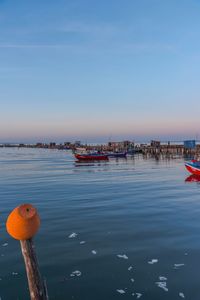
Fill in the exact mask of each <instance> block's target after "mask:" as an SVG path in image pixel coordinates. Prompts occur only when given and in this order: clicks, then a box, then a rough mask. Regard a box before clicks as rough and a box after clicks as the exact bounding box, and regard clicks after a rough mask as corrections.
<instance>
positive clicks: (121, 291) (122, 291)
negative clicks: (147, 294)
mask: <svg viewBox="0 0 200 300" xmlns="http://www.w3.org/2000/svg"><path fill="white" fill-rule="evenodd" d="M117 292H118V293H120V294H125V293H126V292H125V290H122V289H120V290H117Z"/></svg>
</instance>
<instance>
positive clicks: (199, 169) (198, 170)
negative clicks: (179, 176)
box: [185, 163, 200, 176]
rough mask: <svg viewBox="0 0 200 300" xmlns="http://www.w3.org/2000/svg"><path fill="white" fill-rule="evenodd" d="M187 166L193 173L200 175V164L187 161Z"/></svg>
mask: <svg viewBox="0 0 200 300" xmlns="http://www.w3.org/2000/svg"><path fill="white" fill-rule="evenodd" d="M185 167H186V169H187V170H188V171H189V172H190V173H191V174H194V175H198V176H200V166H195V165H194V164H193V163H185Z"/></svg>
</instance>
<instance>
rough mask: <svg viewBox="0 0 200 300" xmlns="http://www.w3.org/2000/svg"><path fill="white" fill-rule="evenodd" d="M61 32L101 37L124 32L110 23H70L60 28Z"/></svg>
mask: <svg viewBox="0 0 200 300" xmlns="http://www.w3.org/2000/svg"><path fill="white" fill-rule="evenodd" d="M59 30H60V31H62V32H66V33H79V34H89V35H101V36H102V35H105V36H110V35H114V34H116V33H119V32H122V30H121V29H120V28H118V27H116V26H114V25H112V24H109V23H108V24H106V23H99V24H93V23H91V24H89V23H84V22H69V23H67V24H65V25H63V26H62V27H61V28H59Z"/></svg>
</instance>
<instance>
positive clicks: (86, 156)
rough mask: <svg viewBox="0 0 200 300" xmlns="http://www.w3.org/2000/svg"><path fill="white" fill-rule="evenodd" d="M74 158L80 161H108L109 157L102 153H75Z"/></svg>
mask: <svg viewBox="0 0 200 300" xmlns="http://www.w3.org/2000/svg"><path fill="white" fill-rule="evenodd" d="M74 156H75V157H76V158H77V159H78V160H79V161H91V160H108V155H106V154H101V153H81V154H79V153H75V154H74Z"/></svg>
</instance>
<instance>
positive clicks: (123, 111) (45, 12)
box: [0, 0, 200, 142]
mask: <svg viewBox="0 0 200 300" xmlns="http://www.w3.org/2000/svg"><path fill="white" fill-rule="evenodd" d="M199 16H200V1H197V0H196V1H194V0H190V1H189V0H188V1H185V0H168V1H161V0H124V1H120V0H101V1H97V0H84V1H83V0H82V1H81V0H71V1H69V0H65V1H64V0H57V1H51V0H40V1H39V0H34V1H31V0H25V1H24V0H20V1H14V0H13V1H11V0H10V1H9V0H0V105H1V110H0V111H1V114H0V116H1V117H0V141H2V142H3V141H25V142H26V141H30V142H31V141H50V140H53V141H54V140H55V141H65V140H77V139H79V140H83V141H88V142H96V141H108V139H112V140H121V139H126V138H129V139H132V140H138V141H143V140H148V139H151V138H159V139H161V140H168V139H170V140H182V139H185V138H195V137H200V136H199V135H200V126H199V125H200V121H199V120H200V116H199V112H200V99H199V98H200V84H199V78H200V18H199Z"/></svg>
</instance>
